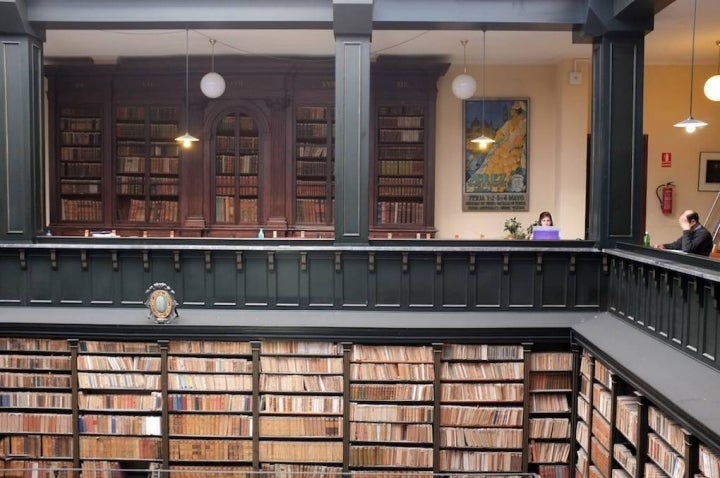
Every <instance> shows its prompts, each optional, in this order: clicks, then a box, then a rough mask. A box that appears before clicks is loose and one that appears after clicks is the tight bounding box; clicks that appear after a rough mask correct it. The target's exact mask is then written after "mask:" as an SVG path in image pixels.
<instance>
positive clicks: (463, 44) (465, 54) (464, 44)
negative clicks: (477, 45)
mask: <svg viewBox="0 0 720 478" xmlns="http://www.w3.org/2000/svg"><path fill="white" fill-rule="evenodd" d="M460 43H462V46H463V73H467V53H466V51H465V46H466V45H467V43H468V41H467V40H460Z"/></svg>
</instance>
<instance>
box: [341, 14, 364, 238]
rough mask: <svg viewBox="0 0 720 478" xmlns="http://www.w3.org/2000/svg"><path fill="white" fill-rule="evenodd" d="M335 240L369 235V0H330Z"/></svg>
mask: <svg viewBox="0 0 720 478" xmlns="http://www.w3.org/2000/svg"><path fill="white" fill-rule="evenodd" d="M333 15H334V25H333V27H334V31H335V186H336V188H335V242H339V243H366V242H367V240H368V231H369V221H368V211H369V206H368V188H369V169H370V168H369V162H370V37H371V33H372V0H333Z"/></svg>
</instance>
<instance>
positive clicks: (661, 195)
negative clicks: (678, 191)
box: [655, 181, 675, 214]
mask: <svg viewBox="0 0 720 478" xmlns="http://www.w3.org/2000/svg"><path fill="white" fill-rule="evenodd" d="M674 186H675V185H674V184H673V183H672V181H670V182H669V183H665V184H661V185H660V186H658V187H657V189H655V195H656V196H657V198H658V201H660V210H661V211H662V213H663V214H672V203H673V187H674Z"/></svg>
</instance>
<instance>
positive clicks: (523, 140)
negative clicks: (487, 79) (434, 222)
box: [462, 98, 530, 211]
mask: <svg viewBox="0 0 720 478" xmlns="http://www.w3.org/2000/svg"><path fill="white" fill-rule="evenodd" d="M529 107H530V100H529V99H528V98H485V99H480V100H477V99H472V100H465V101H464V102H463V125H464V128H465V131H464V135H463V145H464V147H463V152H464V167H463V198H462V201H463V211H527V210H528V207H529V203H530V201H529V197H528V118H529V115H528V112H529ZM483 135H484V136H486V137H489V138H492V139H494V140H495V142H494V143H490V144H489V145H486V146H483V145H481V144H479V143H477V142H473V140H474V139H476V138H478V137H480V136H483Z"/></svg>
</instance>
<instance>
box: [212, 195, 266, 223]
mask: <svg viewBox="0 0 720 478" xmlns="http://www.w3.org/2000/svg"><path fill="white" fill-rule="evenodd" d="M235 204H236V198H235V197H234V196H216V197H215V220H216V221H217V222H219V223H236V222H240V223H256V222H257V218H258V201H257V199H237V206H238V207H237V211H236V208H235Z"/></svg>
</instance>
